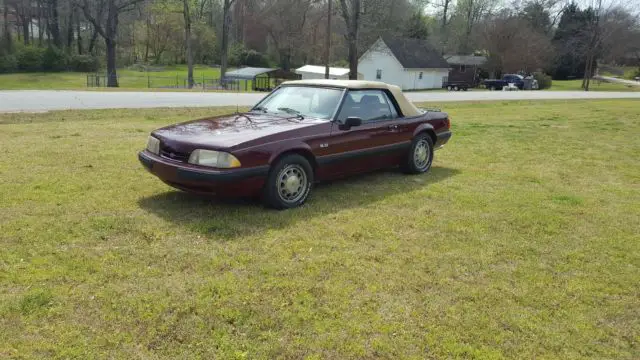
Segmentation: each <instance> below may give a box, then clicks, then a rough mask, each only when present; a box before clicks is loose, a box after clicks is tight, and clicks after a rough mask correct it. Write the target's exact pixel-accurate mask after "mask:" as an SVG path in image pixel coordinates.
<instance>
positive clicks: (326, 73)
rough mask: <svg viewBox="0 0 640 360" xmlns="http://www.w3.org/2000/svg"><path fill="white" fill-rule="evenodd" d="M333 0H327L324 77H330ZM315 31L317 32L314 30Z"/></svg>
mask: <svg viewBox="0 0 640 360" xmlns="http://www.w3.org/2000/svg"><path fill="white" fill-rule="evenodd" d="M332 2H333V0H328V1H327V6H328V8H327V38H326V40H325V41H326V43H325V49H324V78H325V79H328V78H329V58H330V57H331V3H332ZM314 33H315V32H314Z"/></svg>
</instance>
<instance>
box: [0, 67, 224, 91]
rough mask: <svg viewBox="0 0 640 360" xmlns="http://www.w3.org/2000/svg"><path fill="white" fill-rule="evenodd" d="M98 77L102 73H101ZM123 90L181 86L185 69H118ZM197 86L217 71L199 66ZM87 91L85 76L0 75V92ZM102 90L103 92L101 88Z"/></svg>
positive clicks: (217, 75) (195, 70)
mask: <svg viewBox="0 0 640 360" xmlns="http://www.w3.org/2000/svg"><path fill="white" fill-rule="evenodd" d="M101 73H104V71H103V72H101ZM117 73H118V76H119V78H120V87H121V88H122V89H146V88H148V87H149V85H152V87H159V86H174V85H175V84H176V78H178V79H179V82H180V84H182V81H183V80H184V78H186V76H187V67H186V66H185V65H176V66H164V67H162V71H149V72H144V71H137V70H133V69H118V72H117ZM193 74H194V79H195V81H196V82H201V80H202V77H203V76H204V77H205V78H206V79H217V78H219V77H220V69H218V68H213V67H210V66H204V65H198V66H196V67H195V68H194V71H193ZM85 88H87V75H86V74H84V73H74V72H64V73H18V74H2V75H0V90H50V89H51V90H54V89H55V90H64V89H67V90H68V89H76V90H77V89H85ZM102 89H103V90H104V88H102Z"/></svg>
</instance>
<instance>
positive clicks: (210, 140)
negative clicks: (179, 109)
mask: <svg viewBox="0 0 640 360" xmlns="http://www.w3.org/2000/svg"><path fill="white" fill-rule="evenodd" d="M326 122H327V120H321V119H315V118H309V117H305V118H304V119H303V120H300V119H298V118H296V117H293V116H289V117H287V116H284V115H279V114H278V115H275V114H255V113H244V114H233V115H226V116H218V117H212V118H205V119H200V120H193V121H188V122H184V123H180V124H175V125H171V126H167V127H164V128H161V129H158V130H155V131H153V132H152V133H151V134H152V135H153V136H154V137H156V138H158V139H160V141H161V142H162V143H164V144H165V145H168V146H170V147H174V148H184V147H193V148H196V147H203V148H211V149H225V148H231V147H234V146H236V145H239V144H241V143H245V142H249V141H252V140H256V139H258V138H263V137H267V136H270V135H275V134H278V133H283V132H288V131H292V130H297V129H301V128H304V127H308V126H313V125H318V124H322V123H326Z"/></svg>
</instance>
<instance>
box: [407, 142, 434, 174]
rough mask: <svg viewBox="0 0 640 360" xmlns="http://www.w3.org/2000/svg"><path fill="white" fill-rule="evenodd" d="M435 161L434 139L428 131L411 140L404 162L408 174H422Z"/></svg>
mask: <svg viewBox="0 0 640 360" xmlns="http://www.w3.org/2000/svg"><path fill="white" fill-rule="evenodd" d="M432 162H433V140H431V136H429V135H428V134H426V133H421V134H418V135H417V136H416V137H414V138H413V141H412V142H411V148H410V149H409V154H408V155H407V158H406V159H405V163H404V164H402V168H403V170H404V171H405V172H406V173H408V174H422V173H426V172H427V171H429V169H431V163H432Z"/></svg>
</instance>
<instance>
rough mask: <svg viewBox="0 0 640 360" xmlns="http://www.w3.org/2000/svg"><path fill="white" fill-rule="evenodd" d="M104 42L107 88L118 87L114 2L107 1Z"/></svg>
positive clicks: (116, 12)
mask: <svg viewBox="0 0 640 360" xmlns="http://www.w3.org/2000/svg"><path fill="white" fill-rule="evenodd" d="M104 35H105V37H104V42H105V46H106V48H107V86H108V87H118V75H117V73H116V38H117V36H118V9H117V8H116V6H115V4H114V1H113V0H111V1H109V12H108V14H107V23H106V27H105V29H104Z"/></svg>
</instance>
